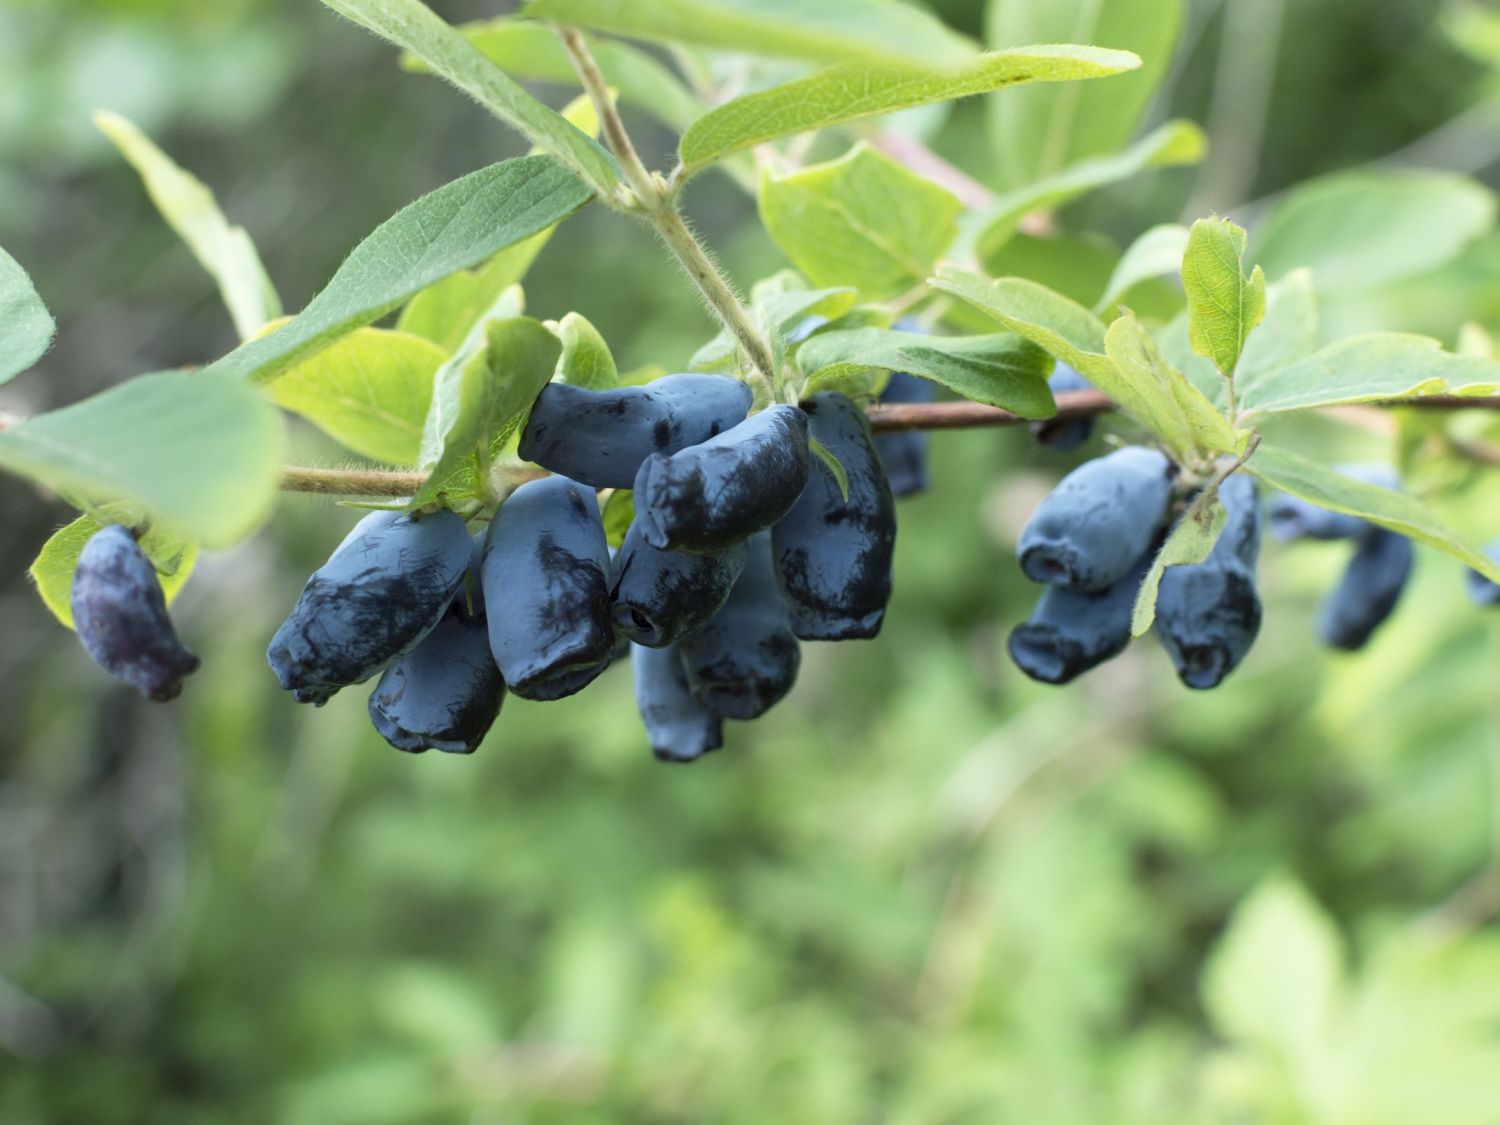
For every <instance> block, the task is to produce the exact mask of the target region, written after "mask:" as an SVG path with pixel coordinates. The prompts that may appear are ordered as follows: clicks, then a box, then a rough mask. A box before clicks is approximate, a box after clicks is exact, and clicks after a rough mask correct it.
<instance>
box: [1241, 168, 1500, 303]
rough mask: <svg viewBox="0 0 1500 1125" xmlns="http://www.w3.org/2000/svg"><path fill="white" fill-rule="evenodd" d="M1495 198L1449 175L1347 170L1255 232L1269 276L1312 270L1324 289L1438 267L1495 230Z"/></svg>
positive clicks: (1295, 194)
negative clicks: (1296, 270)
mask: <svg viewBox="0 0 1500 1125" xmlns="http://www.w3.org/2000/svg"><path fill="white" fill-rule="evenodd" d="M1494 221H1495V197H1494V195H1493V194H1492V193H1491V192H1490V191H1489V190H1488V189H1487V188H1485V187H1482V186H1481V185H1479V184H1477V183H1475V182H1474V181H1472V180H1468V179H1465V178H1463V177H1462V176H1455V175H1453V174H1451V173H1447V172H1409V171H1407V172H1343V173H1339V174H1337V175H1333V176H1327V177H1324V178H1323V179H1319V180H1313V181H1311V182H1310V183H1306V184H1303V185H1301V186H1300V187H1298V188H1296V189H1294V190H1293V191H1292V192H1291V193H1290V194H1289V195H1288V196H1287V197H1286V199H1285V200H1283V201H1282V202H1281V203H1280V204H1279V205H1278V206H1277V208H1276V209H1275V210H1274V211H1273V212H1271V214H1270V215H1269V216H1267V218H1266V219H1265V221H1264V222H1262V223H1261V224H1259V225H1258V226H1257V227H1256V230H1255V238H1254V240H1253V244H1252V247H1251V259H1252V260H1253V261H1255V262H1259V263H1260V265H1261V266H1262V267H1263V268H1264V269H1265V271H1266V274H1267V276H1268V277H1270V278H1272V279H1273V280H1274V279H1277V278H1280V277H1283V276H1285V275H1286V274H1287V273H1290V272H1291V271H1292V270H1294V269H1297V268H1299V267H1303V266H1306V267H1308V268H1310V269H1311V270H1312V271H1313V277H1314V281H1315V283H1316V285H1317V287H1318V288H1319V289H1320V290H1323V291H1329V290H1335V289H1338V290H1357V289H1371V288H1374V287H1376V286H1380V285H1386V284H1389V283H1390V282H1393V281H1398V280H1400V279H1402V278H1407V277H1416V276H1420V275H1421V274H1425V273H1428V272H1430V271H1431V270H1435V269H1437V268H1438V267H1439V266H1441V265H1443V264H1444V263H1446V262H1449V261H1451V260H1452V259H1453V258H1454V257H1456V256H1457V255H1458V253H1459V251H1461V250H1462V249H1463V248H1464V247H1465V246H1467V245H1468V244H1469V243H1470V242H1472V241H1473V240H1474V239H1475V238H1477V237H1478V236H1479V235H1481V234H1483V233H1484V232H1485V231H1487V230H1489V229H1490V227H1491V226H1492V225H1493V224H1494Z"/></svg>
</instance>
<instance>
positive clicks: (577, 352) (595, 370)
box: [547, 312, 620, 391]
mask: <svg viewBox="0 0 1500 1125" xmlns="http://www.w3.org/2000/svg"><path fill="white" fill-rule="evenodd" d="M547 327H548V328H549V329H551V330H552V331H553V332H554V333H556V335H557V338H558V339H559V340H561V341H562V355H561V356H559V357H558V360H557V373H556V375H554V378H556V379H560V380H562V381H563V382H564V383H572V384H573V385H574V386H575V387H587V388H589V390H592V391H607V390H612V389H613V388H615V387H616V386H618V385H619V382H620V371H619V368H617V367H616V366H615V357H614V356H613V355H611V354H610V351H609V345H608V344H607V343H605V342H604V337H603V336H601V335H599V330H598V329H597V328H595V327H594V326H593V325H592V324H590V323H589V322H588V320H587V319H585V318H584V316H583V315H582V314H581V313H576V312H570V313H568V314H567V315H566V316H565V317H563V318H562V320H560V321H557V320H549V321H548V322H547Z"/></svg>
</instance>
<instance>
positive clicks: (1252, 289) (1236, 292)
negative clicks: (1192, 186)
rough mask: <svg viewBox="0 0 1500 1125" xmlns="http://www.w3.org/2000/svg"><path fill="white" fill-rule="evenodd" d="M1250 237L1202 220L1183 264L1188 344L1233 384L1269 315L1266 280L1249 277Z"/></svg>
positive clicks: (1258, 272)
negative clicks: (1257, 330)
mask: <svg viewBox="0 0 1500 1125" xmlns="http://www.w3.org/2000/svg"><path fill="white" fill-rule="evenodd" d="M1246 237H1247V236H1246V234H1245V231H1244V230H1243V229H1242V228H1241V227H1237V226H1235V225H1234V224H1233V223H1231V222H1228V221H1227V220H1224V219H1199V220H1198V221H1197V222H1196V223H1194V224H1193V229H1192V233H1191V235H1189V237H1188V248H1187V253H1186V254H1185V255H1184V256H1183V259H1182V287H1183V289H1184V290H1185V291H1186V293H1187V299H1188V342H1189V343H1190V344H1192V346H1193V351H1195V352H1197V353H1198V354H1199V355H1201V356H1203V357H1205V358H1206V359H1211V360H1213V363H1214V366H1215V367H1217V368H1218V369H1219V373H1220V374H1221V375H1223V376H1224V378H1225V379H1227V380H1229V382H1230V383H1231V384H1232V383H1233V382H1234V372H1235V368H1236V367H1237V366H1238V365H1239V362H1240V353H1241V352H1243V351H1244V350H1245V341H1246V340H1247V339H1248V338H1249V336H1250V333H1251V332H1253V331H1254V330H1255V327H1256V325H1258V324H1260V322H1261V321H1262V320H1263V319H1265V315H1266V275H1265V274H1264V273H1262V272H1261V269H1260V267H1259V266H1257V267H1255V270H1254V272H1253V273H1251V274H1250V276H1249V277H1246V276H1245V267H1244V257H1245V240H1246Z"/></svg>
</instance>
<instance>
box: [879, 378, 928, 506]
mask: <svg viewBox="0 0 1500 1125" xmlns="http://www.w3.org/2000/svg"><path fill="white" fill-rule="evenodd" d="M936 393H937V386H936V384H934V383H933V382H932V380H930V379H923V378H921V377H919V376H917V375H908V374H906V373H905V372H904V371H897V372H896V373H895V374H893V375H892V376H891V378H890V382H888V383H886V385H885V390H883V391H881V392H880V401H881V402H889V403H924V402H931V401H932V400H933V397H934V396H935V394H936ZM927 446H928V435H927V434H926V433H924V432H923V431H921V430H909V431H906V432H903V433H893V434H877V435H876V436H875V448H876V450H878V451H879V453H880V463H881V464H882V465H884V466H885V475H886V477H887V479H888V480H889V481H890V482H891V495H892V496H895V497H897V498H898V499H899V498H901V497H904V496H915V495H916V494H917V493H919V492H925V491H927V484H928V478H927Z"/></svg>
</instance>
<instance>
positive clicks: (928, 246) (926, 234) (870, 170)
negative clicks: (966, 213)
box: [760, 143, 963, 301]
mask: <svg viewBox="0 0 1500 1125" xmlns="http://www.w3.org/2000/svg"><path fill="white" fill-rule="evenodd" d="M962 211H963V204H962V203H960V202H959V201H958V200H957V199H956V198H955V197H954V196H953V194H952V193H951V192H949V191H947V190H946V189H944V188H941V187H939V186H938V185H937V184H935V183H933V182H932V181H931V180H926V179H923V178H922V177H921V176H918V175H917V174H916V173H914V172H909V171H907V170H906V169H905V168H904V167H902V166H901V165H900V164H898V163H896V161H894V160H892V159H891V158H890V157H888V156H886V155H884V154H883V153H880V152H877V151H875V150H874V149H872V148H869V147H868V146H867V145H865V144H863V143H861V144H859V145H856V146H855V147H854V149H853V150H852V151H851V152H849V153H848V155H846V156H843V157H841V158H840V159H838V160H833V161H830V162H828V163H826V164H818V165H814V166H812V167H809V168H804V169H802V170H801V171H798V172H793V173H791V174H790V175H786V176H773V175H770V174H767V175H765V176H763V177H762V178H761V186H760V214H761V219H762V220H763V221H764V223H765V226H766V232H767V233H768V234H769V235H770V236H771V240H772V241H773V242H775V243H776V245H777V246H779V247H780V248H781V250H782V252H783V253H784V254H786V256H787V257H788V258H790V259H791V260H792V263H793V264H794V265H795V266H796V267H797V268H798V269H799V270H801V271H802V272H803V273H804V274H805V275H806V276H807V278H808V279H809V280H810V281H811V282H812V283H813V284H814V285H830V286H831V285H849V286H854V287H856V288H858V290H859V291H860V293H861V294H862V295H863V296H864V297H865V298H867V299H869V300H873V301H880V300H885V299H887V298H890V297H895V296H899V295H900V294H902V293H905V292H907V291H908V290H910V289H911V288H912V286H914V285H917V284H919V283H920V282H921V281H922V280H923V279H925V278H926V277H927V275H928V274H930V273H931V272H932V268H933V265H934V263H935V262H936V261H937V259H938V257H939V256H940V255H941V254H942V253H943V252H944V251H945V250H947V249H948V247H949V246H951V245H952V244H953V240H954V239H955V238H957V237H958V216H959V215H960V214H961V213H962Z"/></svg>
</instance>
